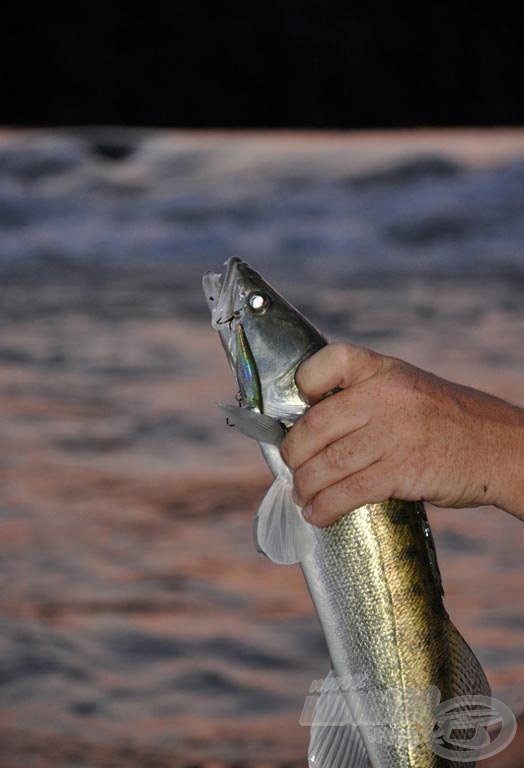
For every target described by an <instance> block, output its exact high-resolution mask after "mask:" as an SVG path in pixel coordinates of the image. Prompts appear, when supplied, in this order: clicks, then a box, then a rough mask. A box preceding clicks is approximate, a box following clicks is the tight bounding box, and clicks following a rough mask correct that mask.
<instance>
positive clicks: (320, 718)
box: [308, 671, 368, 768]
mask: <svg viewBox="0 0 524 768" xmlns="http://www.w3.org/2000/svg"><path fill="white" fill-rule="evenodd" d="M331 678H334V674H333V671H331V672H330V673H329V675H328V676H327V677H326V682H327V681H328V680H330V679H331ZM329 723H333V725H329ZM337 723H339V725H337ZM351 723H352V716H351V711H350V709H349V705H348V703H347V699H346V697H345V696H344V694H343V692H341V691H340V690H336V689H335V690H333V689H332V688H331V686H329V685H328V686H325V687H324V688H323V690H322V692H321V693H320V696H319V697H318V700H317V702H316V708H315V714H314V718H313V722H312V725H311V734H310V737H309V751H308V766H309V768H367V765H368V753H367V750H366V747H365V746H364V742H363V741H362V737H361V735H360V732H359V730H358V728H357V727H356V725H352V724H351Z"/></svg>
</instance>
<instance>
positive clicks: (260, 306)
mask: <svg viewBox="0 0 524 768" xmlns="http://www.w3.org/2000/svg"><path fill="white" fill-rule="evenodd" d="M247 301H248V304H249V306H250V307H251V309H252V310H253V312H254V313H255V315H263V314H265V313H266V312H267V310H268V309H269V307H270V306H271V299H270V298H269V296H267V295H266V294H265V293H258V292H254V293H251V294H250V295H249V297H248V300H247Z"/></svg>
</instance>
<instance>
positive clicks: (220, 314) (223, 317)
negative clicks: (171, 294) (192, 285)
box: [202, 256, 243, 332]
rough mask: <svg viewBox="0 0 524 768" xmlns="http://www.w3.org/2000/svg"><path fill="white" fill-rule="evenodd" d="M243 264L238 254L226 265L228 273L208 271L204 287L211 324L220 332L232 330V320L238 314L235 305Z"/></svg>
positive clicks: (204, 278)
mask: <svg viewBox="0 0 524 768" xmlns="http://www.w3.org/2000/svg"><path fill="white" fill-rule="evenodd" d="M239 264H243V261H242V259H240V258H239V257H238V256H231V258H229V259H228V260H227V261H226V262H225V264H224V266H225V267H226V273H225V275H224V276H222V273H217V272H212V271H209V272H206V274H205V275H204V277H203V278H202V287H203V289H204V296H205V297H206V301H207V306H208V307H209V311H210V312H211V326H212V327H213V328H214V329H215V330H216V331H219V332H223V331H225V330H226V329H229V330H230V326H231V322H232V320H234V319H235V318H236V317H237V315H238V309H239V308H238V307H235V303H236V298H237V283H238V265H239Z"/></svg>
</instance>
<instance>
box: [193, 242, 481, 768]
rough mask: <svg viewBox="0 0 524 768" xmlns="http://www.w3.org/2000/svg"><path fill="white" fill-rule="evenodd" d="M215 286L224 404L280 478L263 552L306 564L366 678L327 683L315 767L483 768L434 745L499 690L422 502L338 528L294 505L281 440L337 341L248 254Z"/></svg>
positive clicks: (353, 666)
mask: <svg viewBox="0 0 524 768" xmlns="http://www.w3.org/2000/svg"><path fill="white" fill-rule="evenodd" d="M203 288H204V294H205V297H206V300H207V303H208V306H209V309H210V311H211V315H212V326H213V328H215V329H216V330H217V331H218V332H219V334H220V339H221V341H222V344H223V346H224V349H225V351H226V355H227V358H228V360H229V363H230V366H231V368H232V370H233V372H234V374H235V377H236V381H237V386H238V389H239V393H238V396H237V399H238V401H239V403H238V405H237V406H234V405H231V406H221V407H222V408H223V409H224V410H225V411H226V412H227V413H228V418H229V419H230V420H231V422H232V423H234V424H235V425H236V426H237V427H238V428H239V429H240V430H241V431H242V432H243V433H244V434H246V435H248V436H249V437H252V438H254V439H256V440H257V441H258V442H259V444H260V447H261V449H262V453H263V455H264V458H265V460H266V462H267V464H268V465H269V467H270V469H271V471H272V473H273V475H274V477H275V481H274V483H273V485H272V486H271V488H270V489H269V491H268V493H267V495H266V496H265V498H264V500H263V501H262V503H261V505H260V508H259V510H258V513H257V517H256V521H255V537H256V541H257V546H258V548H259V549H260V550H261V551H262V552H264V553H265V554H266V555H267V556H268V557H269V558H270V559H272V560H274V561H275V562H277V563H283V564H290V563H296V562H299V563H300V566H301V568H302V571H303V573H304V577H305V580H306V582H307V585H308V588H309V591H310V593H311V597H312V599H313V603H314V605H315V608H316V611H317V613H318V616H319V619H320V623H321V626H322V629H323V631H324V635H325V638H326V642H327V646H328V649H329V653H330V657H331V661H332V665H333V669H332V671H331V672H330V674H329V675H328V677H327V678H326V681H331V680H332V679H333V678H334V676H336V678H339V679H342V680H358V681H359V686H358V689H357V690H349V691H348V690H343V691H342V693H341V691H340V690H339V691H334V689H335V688H336V687H337V686H333V685H325V686H324V692H323V693H321V696H320V697H319V699H318V703H317V712H316V716H315V717H314V718H313V725H312V729H311V739H310V748H309V765H310V766H319V767H320V768H365V767H366V766H367V765H368V761H370V762H371V764H372V766H373V768H444V766H453V765H455V764H456V765H462V766H464V765H465V762H464V761H465V760H469V761H470V762H469V763H468V765H471V764H472V762H471V761H473V763H474V759H475V757H474V755H475V753H474V752H473V753H472V752H471V751H467V757H466V755H465V753H464V751H462V753H461V748H460V746H457V747H456V750H457V751H456V760H455V759H447V758H445V757H442V752H441V754H440V755H439V754H437V752H438V750H436V751H435V740H434V739H435V733H434V726H435V706H436V704H438V702H439V701H448V700H449V699H452V698H454V697H459V696H461V697H462V696H472V695H484V696H489V694H490V689H489V685H488V683H487V681H486V678H485V676H484V673H483V671H482V668H481V666H480V664H479V662H478V660H477V658H476V657H475V655H474V654H473V652H472V650H471V649H470V648H469V646H468V645H467V644H466V642H465V641H464V639H463V638H462V636H461V635H460V634H459V632H458V631H457V630H456V629H455V627H454V625H453V624H452V623H451V621H450V619H449V616H448V614H447V612H446V609H445V608H444V605H443V602H442V594H443V591H442V584H441V580H440V574H439V570H438V565H437V560H436V554H435V548H434V544H433V538H432V535H431V531H430V528H429V524H428V521H427V518H426V514H425V510H424V507H423V505H422V504H420V503H414V502H403V501H397V500H394V499H389V500H387V501H384V502H382V503H380V504H367V505H365V506H363V507H361V508H359V509H357V510H355V511H353V512H351V513H350V514H347V515H345V516H344V517H342V518H340V519H339V520H338V521H337V522H336V523H334V524H333V525H331V526H329V527H327V528H323V529H319V528H315V527H314V526H312V525H310V524H309V523H307V522H306V521H305V520H304V518H303V516H302V514H301V510H300V509H299V507H297V506H296V505H295V504H294V502H293V500H292V497H291V490H292V485H293V479H292V475H291V472H290V470H289V469H288V467H287V466H286V464H285V463H284V461H283V460H282V458H281V456H280V451H279V445H280V442H281V440H282V438H283V437H284V435H285V432H286V430H287V429H290V428H292V426H293V424H294V423H295V422H296V420H297V419H298V418H299V417H300V416H301V415H302V414H303V413H304V411H305V410H306V408H307V407H308V406H307V404H306V403H305V402H304V401H303V399H302V398H301V396H300V393H299V391H298V389H297V386H296V383H295V372H296V370H297V368H298V366H299V365H300V363H301V362H302V361H303V360H305V359H306V358H307V357H309V356H310V355H312V354H313V353H314V352H316V351H317V350H318V349H320V348H321V347H323V346H324V345H325V344H326V343H327V341H326V339H325V338H324V337H323V336H322V335H321V334H320V333H319V332H318V331H317V330H316V328H314V327H313V326H312V325H311V323H310V322H309V321H308V320H306V318H305V317H304V316H303V315H301V314H300V312H298V310H296V309H295V308H294V307H293V306H292V305H291V304H289V303H288V302H287V301H286V300H285V299H284V298H283V297H282V296H280V294H279V293H277V291H275V290H274V289H273V288H272V287H271V286H270V285H268V283H267V282H266V281H265V280H264V279H263V278H262V277H261V276H260V275H259V274H258V273H257V272H256V271H255V270H254V269H252V268H251V267H250V266H249V265H248V264H247V263H246V262H244V261H242V260H241V259H239V258H236V257H233V258H231V259H229V260H228V261H227V262H226V272H225V275H224V276H222V275H219V274H216V273H213V272H208V273H207V274H206V275H204V278H203ZM327 395H329V396H332V397H336V396H337V393H336V392H334V393H327ZM239 406H240V407H239ZM339 687H340V686H339ZM319 704H321V706H319ZM468 708H469V707H468V705H467V704H465V705H464V709H465V710H467V709H468ZM469 709H470V708H469ZM328 723H332V724H333V723H340V725H338V727H332V725H329V724H328ZM473 730H474V729H473ZM464 732H465V731H464Z"/></svg>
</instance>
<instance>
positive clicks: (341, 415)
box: [280, 390, 371, 469]
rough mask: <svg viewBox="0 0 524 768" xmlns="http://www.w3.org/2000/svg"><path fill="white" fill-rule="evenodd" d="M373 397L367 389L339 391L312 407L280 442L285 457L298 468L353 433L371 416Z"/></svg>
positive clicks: (286, 460) (289, 463) (285, 459)
mask: <svg viewBox="0 0 524 768" xmlns="http://www.w3.org/2000/svg"><path fill="white" fill-rule="evenodd" d="M370 410H371V404H370V397H369V394H367V393H366V392H362V391H360V392H356V391H355V392H350V391H349V390H345V391H344V392H337V393H336V394H334V395H332V396H331V397H329V398H327V399H326V400H321V401H320V402H319V403H317V404H316V405H314V406H312V407H311V408H309V410H307V411H306V413H305V414H304V415H303V416H302V417H301V418H300V419H299V420H298V421H297V423H296V424H295V426H294V427H292V428H291V429H290V430H289V432H288V434H287V435H286V437H285V439H284V440H283V441H282V444H281V446H280V452H281V454H282V458H283V459H284V461H285V462H286V464H287V465H288V466H289V467H291V469H297V468H298V467H300V466H301V465H302V464H303V463H304V462H305V461H308V459H311V458H312V457H313V456H315V455H316V454H317V453H319V452H320V451H321V450H323V449H324V448H326V447H327V446H328V445H329V444H330V443H334V442H336V441H337V440H339V439H340V438H342V437H343V436H344V435H348V434H352V433H353V432H355V430H357V429H361V428H362V427H363V426H365V425H366V424H367V423H368V421H369V419H370Z"/></svg>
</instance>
